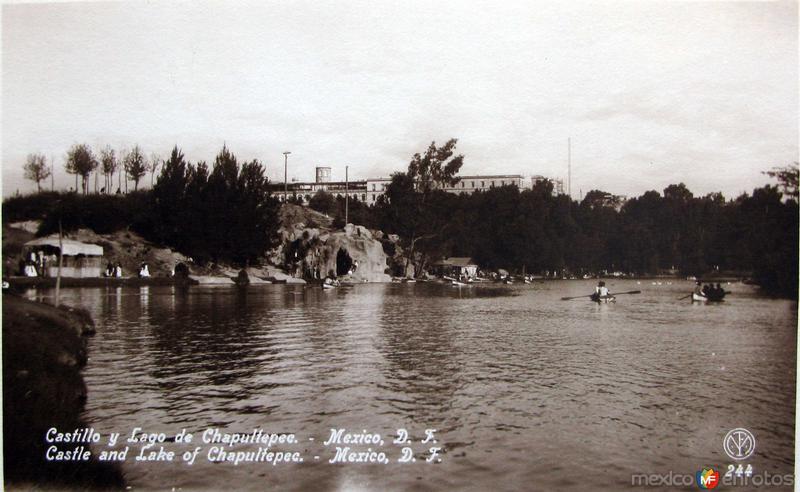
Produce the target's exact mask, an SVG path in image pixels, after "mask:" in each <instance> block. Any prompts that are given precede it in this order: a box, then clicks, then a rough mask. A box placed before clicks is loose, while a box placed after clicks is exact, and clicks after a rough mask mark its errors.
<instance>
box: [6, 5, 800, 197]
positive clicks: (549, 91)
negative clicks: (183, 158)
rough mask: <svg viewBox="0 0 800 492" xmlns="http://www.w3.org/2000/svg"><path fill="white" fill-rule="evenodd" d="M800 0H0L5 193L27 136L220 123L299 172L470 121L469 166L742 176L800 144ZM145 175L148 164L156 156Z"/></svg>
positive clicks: (59, 177) (30, 147) (243, 153)
mask: <svg viewBox="0 0 800 492" xmlns="http://www.w3.org/2000/svg"><path fill="white" fill-rule="evenodd" d="M797 56H798V12H797V4H796V3H795V2H774V3H773V2H760V3H732V2H714V3H675V2H662V1H658V2H636V3H616V2H614V3H584V2H581V3H572V4H568V5H562V3H561V2H539V3H537V2H512V1H504V2H492V3H488V2H485V3H484V2H472V1H470V2H468V1H454V2H443V1H435V2H433V1H431V2H418V1H410V2H409V1H403V2H382V1H361V2H356V1H349V2H339V1H331V2H323V1H320V0H314V1H309V2H274V3H270V2H252V3H244V2H235V3H234V2H224V3H223V2H213V3H200V2H130V3H128V2H120V3H91V2H86V3H55V4H33V5H31V4H7V5H4V6H3V9H2V139H3V141H2V166H3V193H4V195H6V196H7V195H9V194H11V193H14V192H15V191H16V190H17V189H19V190H20V191H21V192H29V191H31V190H33V189H34V187H35V186H34V184H33V183H31V182H28V181H25V180H23V179H22V170H21V168H22V165H23V164H24V161H25V156H26V155H27V154H28V153H31V152H41V153H44V154H45V155H46V156H48V157H50V156H52V157H53V158H54V159H55V162H56V171H57V173H56V186H57V187H66V186H70V185H74V180H73V179H72V178H68V177H67V176H66V174H65V173H64V172H63V161H64V154H65V152H66V151H67V149H68V148H69V147H70V146H71V145H72V144H74V143H78V142H86V143H88V144H89V145H91V146H92V147H93V148H94V149H97V150H99V149H100V148H101V147H102V146H105V145H106V144H109V145H111V146H112V147H114V148H116V149H124V148H130V147H131V146H132V145H134V144H137V143H138V144H140V145H141V146H142V147H143V149H144V150H145V152H146V153H147V154H150V153H151V152H157V153H159V154H161V155H162V156H165V157H166V156H167V155H168V153H169V151H170V149H171V148H172V146H173V145H175V144H177V145H178V146H179V147H181V148H182V149H183V150H184V152H185V153H186V155H187V157H188V158H189V159H190V160H191V161H193V162H195V161H198V160H207V161H211V160H213V158H214V155H215V154H216V153H217V152H218V151H219V149H220V148H221V147H222V145H223V142H225V143H227V145H228V147H229V148H230V149H231V150H232V151H233V152H234V153H235V154H236V155H237V157H239V158H240V159H242V160H250V159H259V160H260V161H262V162H263V163H264V164H265V165H266V166H267V169H268V174H269V175H270V177H271V178H273V179H276V180H280V181H282V180H283V155H282V152H283V151H284V150H289V151H291V152H292V154H291V155H290V157H289V177H290V179H291V178H292V177H296V178H298V179H301V180H313V176H314V167H315V166H319V165H325V166H330V167H332V168H333V178H334V179H344V166H345V165H349V166H350V177H351V179H358V178H366V177H376V176H388V175H389V174H390V173H392V172H394V171H397V170H405V169H406V166H407V165H408V162H409V160H410V158H411V156H412V155H413V154H414V153H415V152H418V151H422V150H424V149H425V147H426V146H427V145H428V144H429V143H430V142H431V141H432V140H435V141H436V142H437V143H443V142H444V141H446V140H447V139H448V138H451V137H455V138H458V139H459V145H458V150H459V151H460V152H461V153H463V154H464V155H465V164H464V167H463V168H462V172H461V173H462V174H522V175H525V176H530V175H532V174H543V175H546V176H551V177H560V178H564V179H565V181H566V175H567V139H568V138H570V137H571V139H572V192H573V196H575V197H577V196H578V194H579V192H580V191H582V192H583V193H584V194H585V193H586V192H587V191H588V190H590V189H594V188H599V189H603V190H606V191H610V192H612V193H616V194H625V195H639V194H641V193H642V192H644V191H646V190H649V189H656V190H662V189H663V188H664V187H666V186H667V185H668V184H671V183H676V182H684V183H686V185H687V186H688V187H689V188H690V189H691V190H692V191H694V192H695V194H705V193H708V192H711V191H722V192H723V193H725V195H726V196H728V197H732V196H735V195H737V194H739V193H740V192H742V191H744V190H747V191H751V190H752V189H753V188H754V187H756V186H761V185H763V184H765V183H767V182H769V178H768V177H767V176H764V175H763V174H761V172H762V171H764V170H767V169H769V168H770V167H772V166H776V165H786V164H789V163H791V162H794V161H797V160H798V63H797ZM148 183H149V178H148Z"/></svg>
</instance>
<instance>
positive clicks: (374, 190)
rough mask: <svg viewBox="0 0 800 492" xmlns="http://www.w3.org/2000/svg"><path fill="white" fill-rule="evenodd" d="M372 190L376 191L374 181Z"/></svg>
mask: <svg viewBox="0 0 800 492" xmlns="http://www.w3.org/2000/svg"><path fill="white" fill-rule="evenodd" d="M372 191H375V183H372Z"/></svg>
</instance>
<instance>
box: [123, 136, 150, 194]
mask: <svg viewBox="0 0 800 492" xmlns="http://www.w3.org/2000/svg"><path fill="white" fill-rule="evenodd" d="M123 162H124V164H125V173H126V174H127V175H128V176H129V177H130V179H132V180H133V189H134V191H136V190H137V189H138V188H139V180H140V179H142V177H143V176H144V175H145V174H146V173H147V162H146V161H145V157H144V154H142V149H140V148H139V146H138V145H136V146H134V147H133V149H132V150H131V151H130V152H128V154H127V155H125V159H124V161H123Z"/></svg>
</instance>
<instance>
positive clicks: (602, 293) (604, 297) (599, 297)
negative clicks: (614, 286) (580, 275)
mask: <svg viewBox="0 0 800 492" xmlns="http://www.w3.org/2000/svg"><path fill="white" fill-rule="evenodd" d="M641 293H642V291H641V290H631V291H628V292H615V293H613V294H612V293H610V292H609V291H608V287H606V283H605V282H603V281H602V280H601V281H600V282H599V283H598V284H597V287H595V289H594V293H593V294H589V295H585V296H574V297H562V298H561V300H562V301H569V300H572V299H581V298H584V297H588V298H589V300H591V301H594V302H613V301H615V300H616V296H620V295H623V294H641Z"/></svg>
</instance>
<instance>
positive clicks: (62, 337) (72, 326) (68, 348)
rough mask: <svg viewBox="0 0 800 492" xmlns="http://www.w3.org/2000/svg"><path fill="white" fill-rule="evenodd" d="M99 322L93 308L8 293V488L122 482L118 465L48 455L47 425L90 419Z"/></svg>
mask: <svg viewBox="0 0 800 492" xmlns="http://www.w3.org/2000/svg"><path fill="white" fill-rule="evenodd" d="M92 333H94V323H93V321H92V319H91V317H90V316H89V314H88V313H86V311H83V310H80V309H74V308H69V307H65V306H62V307H60V308H56V307H53V306H50V305H47V304H42V303H37V302H32V301H28V300H25V299H23V298H20V297H18V296H16V295H13V294H7V293H4V294H3V461H4V463H3V466H4V475H5V486H6V489H15V488H17V489H21V490H30V489H33V488H36V489H39V488H42V487H43V486H44V487H48V488H49V487H64V488H67V487H68V488H81V489H95V488H96V489H121V488H123V487H124V483H123V478H122V474H121V472H120V471H119V469H118V468H116V467H114V466H113V465H110V464H108V463H100V462H97V461H79V462H52V461H47V460H46V459H45V453H46V450H47V447H48V446H49V445H50V444H48V443H46V442H45V435H46V433H47V430H48V429H49V428H51V427H56V428H58V429H60V430H64V431H67V432H70V431H73V430H75V429H78V428H83V427H85V424H84V423H83V422H82V420H81V418H80V414H81V412H82V411H83V407H84V404H85V402H86V384H85V383H84V380H83V376H82V375H81V372H80V371H81V369H82V368H83V367H84V365H85V364H86V360H87V356H86V337H87V336H88V335H90V334H92Z"/></svg>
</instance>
